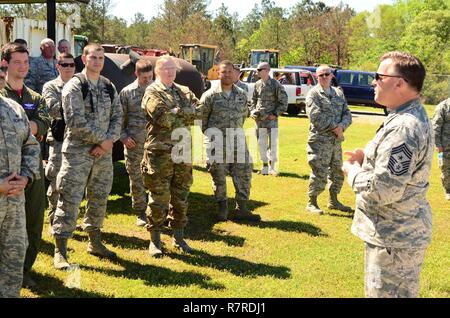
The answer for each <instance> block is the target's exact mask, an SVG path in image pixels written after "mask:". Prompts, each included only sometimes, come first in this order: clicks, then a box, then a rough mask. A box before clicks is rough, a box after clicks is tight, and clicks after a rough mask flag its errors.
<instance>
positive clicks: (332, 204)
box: [327, 191, 353, 212]
mask: <svg viewBox="0 0 450 318" xmlns="http://www.w3.org/2000/svg"><path fill="white" fill-rule="evenodd" d="M327 207H328V208H329V209H332V210H339V211H343V212H353V209H352V208H351V207H349V206H346V205H343V204H342V203H341V202H339V200H338V198H337V193H336V192H331V191H330V200H329V201H328V205H327Z"/></svg>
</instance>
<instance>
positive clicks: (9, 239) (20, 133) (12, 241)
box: [0, 96, 40, 298]
mask: <svg viewBox="0 0 450 318" xmlns="http://www.w3.org/2000/svg"><path fill="white" fill-rule="evenodd" d="M39 152H40V149H39V143H38V142H37V141H36V139H35V138H34V137H33V135H32V133H31V128H30V125H29V122H28V119H27V115H26V114H25V111H24V110H23V109H22V107H21V106H20V105H19V104H17V103H16V102H14V101H13V100H11V99H8V98H4V97H1V96H0V298H6V297H19V295H20V288H21V285H22V279H23V267H24V260H25V253H26V249H27V245H28V240H27V231H26V221H25V195H24V189H25V187H26V185H27V184H28V183H31V182H33V180H35V179H36V178H39V161H40V159H39Z"/></svg>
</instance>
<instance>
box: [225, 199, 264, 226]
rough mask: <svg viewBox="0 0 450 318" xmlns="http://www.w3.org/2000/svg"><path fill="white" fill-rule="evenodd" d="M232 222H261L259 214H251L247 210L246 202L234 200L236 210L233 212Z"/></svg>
mask: <svg viewBox="0 0 450 318" xmlns="http://www.w3.org/2000/svg"><path fill="white" fill-rule="evenodd" d="M232 219H233V220H236V221H251V222H259V221H261V216H260V215H259V214H253V213H252V212H250V211H249V210H248V209H247V200H236V210H235V211H234V214H233V217H232Z"/></svg>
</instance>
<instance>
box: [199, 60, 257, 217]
mask: <svg viewBox="0 0 450 318" xmlns="http://www.w3.org/2000/svg"><path fill="white" fill-rule="evenodd" d="M233 68H234V67H233V63H231V62H230V61H223V62H221V63H220V64H219V79H220V85H217V86H216V87H213V88H211V89H210V90H208V91H207V92H205V93H204V94H203V96H202V98H201V100H200V107H199V110H200V111H201V113H202V130H203V133H204V134H205V144H206V149H207V151H206V154H207V167H208V170H209V172H210V173H211V176H212V179H213V190H214V196H215V198H216V201H217V203H218V204H219V214H218V219H219V220H220V221H226V220H227V219H228V205H227V182H226V177H227V174H230V175H231V177H232V179H233V184H234V188H235V189H236V210H235V211H234V212H233V213H232V214H231V215H230V218H231V219H235V220H250V221H259V220H260V219H261V217H260V216H259V215H257V214H252V213H251V212H250V211H249V210H248V209H247V202H248V199H249V196H250V184H251V179H252V169H253V164H252V160H251V157H250V154H249V153H248V149H247V143H246V140H245V133H244V130H243V126H244V121H245V119H246V118H247V115H248V107H247V94H246V93H245V92H244V91H243V90H242V89H240V88H238V87H237V86H236V85H233V83H234V81H235V74H234V72H235V71H234V69H233Z"/></svg>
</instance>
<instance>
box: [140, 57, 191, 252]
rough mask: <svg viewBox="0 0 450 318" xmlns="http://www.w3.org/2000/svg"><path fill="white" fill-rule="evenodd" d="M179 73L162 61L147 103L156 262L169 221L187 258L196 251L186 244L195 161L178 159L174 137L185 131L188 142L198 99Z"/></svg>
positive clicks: (146, 163) (146, 164)
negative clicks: (177, 80) (179, 80)
mask: <svg viewBox="0 0 450 318" xmlns="http://www.w3.org/2000/svg"><path fill="white" fill-rule="evenodd" d="M177 69H178V66H177V64H176V62H175V60H174V59H173V58H172V57H170V56H164V57H161V58H159V59H158V61H157V62H156V65H155V74H156V81H155V82H154V83H153V84H151V85H150V86H149V87H147V89H146V90H145V94H144V98H143V100H142V107H143V108H144V109H145V112H146V116H147V121H148V124H147V138H146V141H145V145H144V159H143V161H142V165H141V171H142V174H143V178H144V184H145V186H146V188H147V189H148V190H149V200H148V207H147V219H148V225H147V228H148V230H149V231H150V240H151V241H150V245H149V253H150V255H151V256H153V257H158V256H161V254H162V251H161V239H160V236H161V230H162V228H163V226H164V222H165V220H166V216H167V218H168V219H169V226H170V227H171V228H172V229H173V237H174V246H175V247H177V248H179V249H181V250H182V251H183V252H186V253H190V252H191V251H192V249H191V248H190V247H189V245H188V244H187V243H186V241H185V240H184V227H185V226H186V223H187V216H186V213H187V209H188V196H189V191H190V187H191V185H192V160H191V158H188V159H187V161H185V160H175V159H176V155H177V154H174V153H173V152H174V146H175V145H176V144H177V143H178V140H173V139H172V134H173V133H174V132H176V131H181V130H183V129H184V130H185V131H186V133H187V136H184V138H189V136H190V131H189V127H190V126H191V125H192V124H193V122H194V118H195V117H196V116H197V115H196V109H195V107H196V105H197V104H198V99H197V98H196V97H195V95H194V93H192V92H191V91H190V90H189V88H188V87H185V86H181V85H178V84H175V83H174V80H175V77H176V74H177ZM175 149H176V148H175ZM190 149H191V148H190V145H189V150H190Z"/></svg>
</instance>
